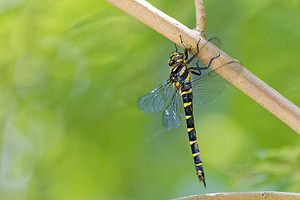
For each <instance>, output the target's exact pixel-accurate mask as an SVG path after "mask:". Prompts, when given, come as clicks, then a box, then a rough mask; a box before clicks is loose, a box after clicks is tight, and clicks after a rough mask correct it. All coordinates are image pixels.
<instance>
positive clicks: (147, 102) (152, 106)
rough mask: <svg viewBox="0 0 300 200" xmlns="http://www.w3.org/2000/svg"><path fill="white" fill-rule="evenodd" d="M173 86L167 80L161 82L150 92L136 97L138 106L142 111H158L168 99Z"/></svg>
mask: <svg viewBox="0 0 300 200" xmlns="http://www.w3.org/2000/svg"><path fill="white" fill-rule="evenodd" d="M174 90H175V88H174V87H173V86H172V84H171V82H170V81H169V80H166V81H164V82H162V83H161V84H160V85H159V86H157V87H156V88H155V89H154V90H152V91H151V92H149V93H147V94H145V95H143V96H141V97H140V98H139V99H138V102H137V104H138V107H139V109H140V110H141V111H142V112H147V113H149V112H158V111H160V110H161V109H162V108H163V107H164V106H165V105H166V103H167V102H168V101H170V97H171V94H173V91H174Z"/></svg>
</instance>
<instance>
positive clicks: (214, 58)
mask: <svg viewBox="0 0 300 200" xmlns="http://www.w3.org/2000/svg"><path fill="white" fill-rule="evenodd" d="M219 57H220V54H218V55H217V56H215V57H213V58H212V59H210V61H209V63H208V65H207V69H208V68H209V67H210V65H211V63H212V61H213V60H214V59H216V58H219Z"/></svg>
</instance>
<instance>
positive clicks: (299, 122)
mask: <svg viewBox="0 0 300 200" xmlns="http://www.w3.org/2000/svg"><path fill="white" fill-rule="evenodd" d="M106 1H107V2H109V3H111V4H113V5H115V6H116V7H118V8H120V9H122V10H123V11H125V12H127V13H128V14H130V15H132V16H133V17H135V18H137V19H138V20H140V21H141V22H143V23H144V24H146V25H148V26H149V27H151V28H152V29H154V30H156V31H157V32H159V33H160V34H162V35H164V36H165V37H166V38H168V39H170V40H171V41H173V42H174V43H176V44H178V45H180V46H181V47H182V45H181V43H180V40H179V35H182V38H183V40H184V42H185V44H186V45H187V47H195V45H196V43H197V41H198V40H199V39H201V42H200V44H199V47H200V48H201V47H203V45H204V44H206V42H207V41H206V39H205V38H203V37H202V36H199V32H198V31H196V30H191V29H189V28H188V27H186V26H184V25H183V24H181V23H180V22H178V21H176V20H175V19H174V18H172V17H170V16H168V15H166V14H165V13H163V12H162V11H160V10H158V9H157V8H155V7H153V6H152V5H151V4H149V3H148V2H146V1H144V0H106ZM218 53H220V55H221V56H220V57H219V58H218V59H216V60H215V61H214V62H213V65H212V69H216V68H217V67H218V66H221V65H224V64H226V63H228V62H230V61H232V60H234V59H233V58H231V57H230V56H228V55H227V54H226V53H224V52H223V51H222V50H220V49H218V48H217V47H215V46H214V45H213V44H211V43H207V44H206V45H205V47H204V48H203V49H202V50H201V54H200V55H198V58H199V59H200V60H201V61H203V62H204V63H205V64H208V62H209V60H210V59H211V58H212V57H214V56H216V55H217V54H218ZM217 72H218V73H219V74H220V75H222V76H223V77H224V78H225V79H227V80H228V81H229V82H231V83H232V84H233V85H235V86H236V87H237V88H239V89H240V90H241V91H243V92H244V93H245V94H247V95H248V96H249V97H251V98H252V99H253V100H254V101H256V102H257V103H259V104H260V105H261V106H263V107H264V108H266V109H267V110H269V111H270V112H271V113H273V114H274V115H275V116H276V117H278V118H279V119H280V120H282V121H283V122H284V123H286V124H287V125H288V126H290V127H291V128H292V129H294V130H295V131H296V132H297V133H298V134H300V109H299V108H298V107H297V106H296V105H295V104H293V103H292V102H290V101H289V100H288V99H286V98H285V97H284V96H282V95H281V94H280V93H278V92H277V91H276V90H274V89H273V88H271V87H270V86H269V85H267V84H266V83H264V82H263V81H262V80H260V79H259V78H258V77H256V76H255V75H254V74H252V73H251V72H250V71H249V70H247V69H246V68H245V67H244V66H242V65H241V64H240V63H239V62H234V63H232V64H230V65H226V67H222V68H218V70H217Z"/></svg>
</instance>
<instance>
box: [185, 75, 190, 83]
mask: <svg viewBox="0 0 300 200" xmlns="http://www.w3.org/2000/svg"><path fill="white" fill-rule="evenodd" d="M189 80H190V74H188V75H187V77H186V79H185V81H186V82H188V81H189Z"/></svg>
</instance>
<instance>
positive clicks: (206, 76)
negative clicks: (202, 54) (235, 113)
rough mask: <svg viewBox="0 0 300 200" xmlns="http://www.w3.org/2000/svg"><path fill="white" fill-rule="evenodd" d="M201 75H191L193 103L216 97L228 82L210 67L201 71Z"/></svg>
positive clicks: (203, 102)
mask: <svg viewBox="0 0 300 200" xmlns="http://www.w3.org/2000/svg"><path fill="white" fill-rule="evenodd" d="M201 73H202V74H201V76H197V75H192V87H193V99H194V103H195V104H205V103H208V102H210V101H212V100H214V99H215V98H217V97H218V96H219V95H220V94H222V92H224V91H225V89H226V88H227V87H228V86H229V85H230V83H229V82H228V81H227V80H225V79H224V78H223V77H222V76H220V75H219V74H218V73H217V72H215V71H213V70H212V69H207V70H203V71H201Z"/></svg>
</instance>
